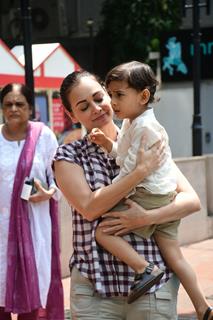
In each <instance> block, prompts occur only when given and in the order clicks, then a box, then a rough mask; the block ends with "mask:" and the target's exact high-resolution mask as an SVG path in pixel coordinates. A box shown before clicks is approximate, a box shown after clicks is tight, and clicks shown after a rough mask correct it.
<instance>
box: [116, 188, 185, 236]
mask: <svg viewBox="0 0 213 320" xmlns="http://www.w3.org/2000/svg"><path fill="white" fill-rule="evenodd" d="M176 194H177V193H176V192H175V191H174V192H170V193H168V194H165V195H162V194H153V193H150V192H149V191H147V190H145V189H144V188H137V189H136V192H135V193H134V194H133V195H131V196H130V197H129V198H130V199H131V200H133V201H135V202H136V203H137V204H139V205H140V206H142V207H143V208H144V209H147V210H150V209H155V208H160V207H163V206H166V205H167V204H169V203H170V202H172V201H173V200H174V198H175V196H176ZM124 201H125V200H121V201H120V202H119V203H118V204H117V205H116V206H115V207H113V208H112V209H110V211H122V210H125V209H127V206H126V205H125V203H124ZM179 224H180V220H175V221H172V222H168V223H164V224H159V225H151V226H146V227H143V228H140V229H137V230H134V231H133V233H135V234H137V235H138V236H139V237H142V238H146V239H147V238H150V237H151V236H152V234H153V233H154V232H155V233H158V234H160V235H161V236H162V237H165V238H169V239H173V240H176V239H177V230H178V226H179Z"/></svg>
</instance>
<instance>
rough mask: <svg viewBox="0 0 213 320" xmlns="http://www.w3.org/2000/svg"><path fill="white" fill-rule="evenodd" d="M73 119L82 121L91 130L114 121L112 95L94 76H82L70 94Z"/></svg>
mask: <svg viewBox="0 0 213 320" xmlns="http://www.w3.org/2000/svg"><path fill="white" fill-rule="evenodd" d="M68 100H69V102H70V104H71V106H72V112H71V114H70V116H71V118H72V120H73V121H76V122H80V123H81V124H83V125H84V127H85V128H86V129H87V130H88V131H89V132H90V131H91V130H92V129H93V128H99V129H101V128H103V127H104V126H105V125H107V124H109V123H110V122H112V116H113V111H112V108H111V103H110V97H109V95H108V94H107V92H106V91H105V90H104V89H103V87H102V86H101V85H100V84H99V83H98V82H97V81H96V80H95V79H94V78H93V77H89V76H88V77H86V76H85V77H82V78H81V79H80V81H79V83H78V84H77V85H76V86H74V87H73V89H72V90H71V91H70V93H69V94H68Z"/></svg>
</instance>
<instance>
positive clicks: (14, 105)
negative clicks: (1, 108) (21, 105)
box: [10, 103, 18, 111]
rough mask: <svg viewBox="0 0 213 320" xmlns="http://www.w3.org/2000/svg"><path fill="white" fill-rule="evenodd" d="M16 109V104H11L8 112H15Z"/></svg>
mask: <svg viewBox="0 0 213 320" xmlns="http://www.w3.org/2000/svg"><path fill="white" fill-rule="evenodd" d="M17 109H18V108H17V105H16V103H13V104H12V105H11V108H10V110H12V111H16V110H17Z"/></svg>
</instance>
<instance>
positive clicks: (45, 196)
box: [29, 179, 56, 203]
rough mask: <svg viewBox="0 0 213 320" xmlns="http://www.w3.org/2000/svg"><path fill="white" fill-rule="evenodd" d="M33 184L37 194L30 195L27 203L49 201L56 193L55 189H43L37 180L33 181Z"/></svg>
mask: <svg viewBox="0 0 213 320" xmlns="http://www.w3.org/2000/svg"><path fill="white" fill-rule="evenodd" d="M34 184H35V187H36V190H37V192H36V193H34V194H33V195H31V196H30V198H29V201H31V202H34V203H36V202H40V201H46V200H49V199H50V198H52V196H53V194H54V193H55V191H56V190H55V188H50V189H49V190H47V189H45V188H44V187H43V186H42V183H41V181H40V180H38V179H34Z"/></svg>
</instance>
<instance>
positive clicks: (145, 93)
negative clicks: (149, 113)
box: [141, 89, 150, 104]
mask: <svg viewBox="0 0 213 320" xmlns="http://www.w3.org/2000/svg"><path fill="white" fill-rule="evenodd" d="M149 98H150V92H149V90H148V89H144V90H143V91H141V102H142V104H147V103H148V102H149Z"/></svg>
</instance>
